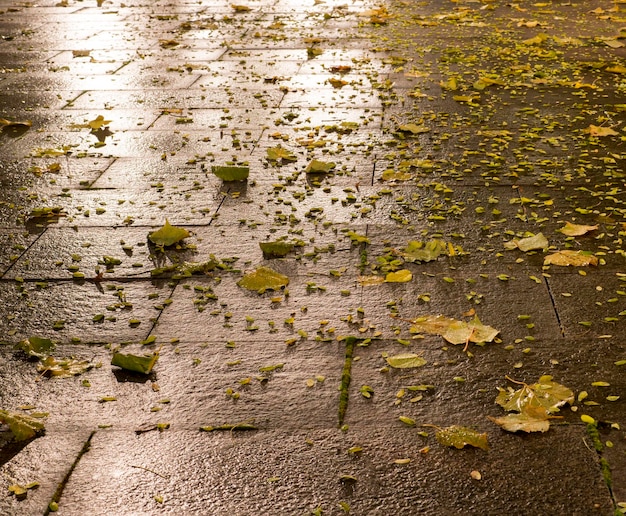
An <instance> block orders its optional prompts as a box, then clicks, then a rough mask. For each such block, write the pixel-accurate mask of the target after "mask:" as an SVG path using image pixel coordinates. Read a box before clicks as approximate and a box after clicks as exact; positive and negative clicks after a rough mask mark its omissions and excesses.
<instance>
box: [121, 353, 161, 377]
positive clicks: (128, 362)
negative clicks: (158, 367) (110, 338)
mask: <svg viewBox="0 0 626 516" xmlns="http://www.w3.org/2000/svg"><path fill="white" fill-rule="evenodd" d="M158 359H159V353H150V354H146V355H132V354H124V353H115V354H114V355H113V358H112V359H111V365H114V366H117V367H121V368H122V369H125V370H126V371H133V372H135V373H141V374H150V372H151V371H152V368H153V367H154V364H156V361H157V360H158Z"/></svg>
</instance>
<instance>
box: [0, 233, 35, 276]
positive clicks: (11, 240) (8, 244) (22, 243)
mask: <svg viewBox="0 0 626 516" xmlns="http://www.w3.org/2000/svg"><path fill="white" fill-rule="evenodd" d="M35 238H36V237H35V236H34V235H29V234H28V233H27V232H25V231H24V230H23V228H17V227H14V228H3V229H2V231H0V242H2V243H1V244H0V249H2V251H1V252H0V270H1V271H2V274H0V276H4V274H6V272H7V270H8V269H9V268H10V267H11V266H12V265H13V264H14V263H15V262H16V260H18V258H19V257H20V255H21V254H22V253H23V252H24V251H25V250H26V249H27V248H28V247H29V245H30V244H31V243H32V242H33V241H34V240H35Z"/></svg>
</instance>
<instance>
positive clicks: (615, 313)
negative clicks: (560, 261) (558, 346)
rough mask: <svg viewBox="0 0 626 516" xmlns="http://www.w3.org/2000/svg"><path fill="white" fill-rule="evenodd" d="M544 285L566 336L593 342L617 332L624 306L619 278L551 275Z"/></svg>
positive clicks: (622, 282)
mask: <svg viewBox="0 0 626 516" xmlns="http://www.w3.org/2000/svg"><path fill="white" fill-rule="evenodd" d="M583 272H585V271H583ZM547 281H548V285H549V287H550V291H551V295H552V297H553V299H554V305H555V307H556V310H557V313H558V316H559V322H560V325H561V328H562V331H563V333H564V335H565V336H567V337H568V338H573V339H577V338H592V339H593V338H598V337H599V336H601V335H613V334H615V333H619V332H620V328H621V325H622V324H623V321H622V319H623V316H622V315H620V313H621V312H623V310H624V306H623V305H624V302H625V300H624V299H622V297H623V296H622V294H621V292H623V290H622V289H623V286H624V285H625V284H626V281H625V280H624V278H623V277H621V275H616V274H615V273H611V272H606V273H604V272H600V271H590V272H589V274H586V275H580V274H578V275H576V276H574V275H570V274H550V277H549V278H548V279H547Z"/></svg>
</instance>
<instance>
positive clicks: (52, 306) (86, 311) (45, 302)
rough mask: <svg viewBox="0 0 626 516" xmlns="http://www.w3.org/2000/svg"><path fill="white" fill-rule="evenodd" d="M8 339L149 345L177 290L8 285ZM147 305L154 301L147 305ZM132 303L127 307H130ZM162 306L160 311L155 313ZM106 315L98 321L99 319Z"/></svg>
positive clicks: (144, 285) (158, 285)
mask: <svg viewBox="0 0 626 516" xmlns="http://www.w3.org/2000/svg"><path fill="white" fill-rule="evenodd" d="M0 289H1V291H2V298H3V299H4V310H3V317H2V319H1V320H0V327H1V328H2V334H3V335H5V336H6V339H9V340H11V341H13V342H17V341H19V340H22V339H25V338H28V337H30V336H31V335H34V336H50V337H54V338H56V339H64V340H66V341H68V340H69V339H71V338H78V339H80V340H82V341H83V342H109V341H119V340H121V341H134V342H138V341H141V340H144V339H145V338H146V337H147V336H148V334H149V333H150V330H151V328H152V326H153V324H154V321H155V320H156V319H158V317H159V315H160V314H161V311H162V310H163V307H164V305H163V304H162V303H163V301H164V300H165V299H167V298H168V297H169V296H170V294H171V292H172V287H171V286H169V285H168V284H167V282H165V281H159V282H150V281H143V282H131V283H123V282H108V281H107V280H106V279H105V281H104V282H103V283H102V284H94V283H93V282H89V281H85V282H73V281H62V282H48V281H46V280H45V278H43V279H41V280H40V281H32V282H31V281H28V282H22V281H3V282H2V283H0ZM146 301H149V302H148V303H146ZM124 303H127V304H124ZM155 307H156V308H155ZM99 315H102V316H104V317H103V318H101V319H97V320H96V321H95V322H94V316H99Z"/></svg>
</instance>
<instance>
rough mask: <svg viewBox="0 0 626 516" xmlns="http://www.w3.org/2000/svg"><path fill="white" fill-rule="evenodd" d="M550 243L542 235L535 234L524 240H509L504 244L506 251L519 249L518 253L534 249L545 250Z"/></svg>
mask: <svg viewBox="0 0 626 516" xmlns="http://www.w3.org/2000/svg"><path fill="white" fill-rule="evenodd" d="M549 245H550V243H549V242H548V239H547V238H546V237H545V236H544V235H543V233H537V234H536V235H532V236H529V237H526V238H520V239H516V240H511V241H509V242H506V243H505V244H504V247H506V248H507V249H515V248H517V249H519V250H520V251H524V252H527V251H534V250H536V249H546V248H547V247H548V246H549Z"/></svg>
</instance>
